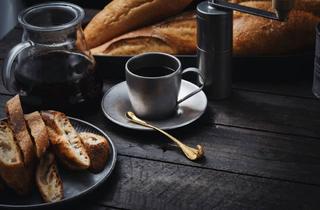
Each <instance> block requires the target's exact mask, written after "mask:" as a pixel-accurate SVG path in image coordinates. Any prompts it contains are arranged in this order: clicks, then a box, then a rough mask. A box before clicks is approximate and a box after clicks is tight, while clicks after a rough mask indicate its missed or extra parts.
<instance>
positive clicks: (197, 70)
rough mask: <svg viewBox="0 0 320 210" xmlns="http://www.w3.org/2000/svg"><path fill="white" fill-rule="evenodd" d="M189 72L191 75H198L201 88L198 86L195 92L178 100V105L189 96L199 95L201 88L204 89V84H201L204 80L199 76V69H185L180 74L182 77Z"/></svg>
mask: <svg viewBox="0 0 320 210" xmlns="http://www.w3.org/2000/svg"><path fill="white" fill-rule="evenodd" d="M189 72H193V73H196V74H198V76H199V77H200V78H201V80H200V82H201V86H200V87H199V88H198V89H197V90H195V91H193V92H191V93H189V94H188V95H186V96H185V97H183V98H182V99H180V100H178V101H177V103H178V104H180V103H181V102H183V101H185V100H187V99H188V98H190V97H191V96H194V95H195V94H197V93H199V92H200V91H201V90H202V89H203V87H204V83H203V81H204V78H203V76H202V75H201V73H200V72H199V69H197V68H194V67H190V68H186V69H184V70H183V71H182V73H181V74H182V75H184V74H186V73H189Z"/></svg>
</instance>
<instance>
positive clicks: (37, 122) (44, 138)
mask: <svg viewBox="0 0 320 210" xmlns="http://www.w3.org/2000/svg"><path fill="white" fill-rule="evenodd" d="M24 118H25V120H26V121H27V126H28V128H29V131H30V134H31V137H32V138H33V141H34V144H35V147H36V148H35V149H36V155H37V157H38V158H41V156H42V155H43V154H44V153H45V152H46V150H47V148H48V147H49V136H48V132H47V128H46V125H45V124H44V122H43V120H42V117H41V115H40V113H39V112H32V113H30V114H26V115H24Z"/></svg>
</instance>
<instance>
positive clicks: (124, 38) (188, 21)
mask: <svg viewBox="0 0 320 210" xmlns="http://www.w3.org/2000/svg"><path fill="white" fill-rule="evenodd" d="M196 25H197V24H196V15H195V13H194V12H184V13H182V14H181V15H178V16H175V17H172V18H169V19H167V20H165V21H163V22H160V23H158V24H156V25H152V26H148V27H145V28H141V29H138V30H135V31H132V32H129V33H127V34H123V35H121V36H119V37H117V38H115V39H112V40H111V41H109V42H106V43H105V44H103V45H100V46H98V47H96V48H93V49H91V53H92V54H94V55H111V56H123V55H137V54H140V53H145V52H164V53H169V54H194V53H196V32H197V27H196Z"/></svg>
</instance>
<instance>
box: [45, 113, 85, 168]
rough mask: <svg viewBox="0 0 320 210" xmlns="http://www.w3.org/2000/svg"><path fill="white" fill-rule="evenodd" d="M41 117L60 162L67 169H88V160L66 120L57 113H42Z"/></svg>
mask: <svg viewBox="0 0 320 210" xmlns="http://www.w3.org/2000/svg"><path fill="white" fill-rule="evenodd" d="M41 116H42V118H43V120H44V122H45V124H46V126H47V130H48V134H49V139H50V143H51V145H52V147H53V149H54V152H55V154H56V155H57V156H58V157H59V159H60V161H61V162H62V163H63V164H64V165H65V166H66V167H68V168H69V169H75V170H80V169H87V168H89V166H90V158H89V156H88V154H87V152H86V150H85V148H84V146H83V145H82V142H81V139H80V137H79V135H78V134H77V132H76V131H75V129H74V128H73V127H72V125H71V123H70V122H69V120H68V118H67V117H66V116H65V115H64V114H63V113H61V112H57V111H43V112H41Z"/></svg>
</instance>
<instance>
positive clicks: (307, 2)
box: [234, 0, 320, 18]
mask: <svg viewBox="0 0 320 210" xmlns="http://www.w3.org/2000/svg"><path fill="white" fill-rule="evenodd" d="M237 3H240V4H241V5H243V6H247V7H253V8H258V9H262V10H266V11H273V9H272V2H271V1H265V0H258V1H257V0H254V1H253V0H251V1H248V0H245V1H243V0H242V1H239V0H238V1H237ZM294 10H302V11H305V12H310V13H312V14H314V15H317V16H319V15H320V1H319V0H298V1H296V2H295V6H294ZM245 15H249V14H246V13H242V12H235V13H234V18H237V17H240V16H245ZM250 16H252V15H250Z"/></svg>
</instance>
